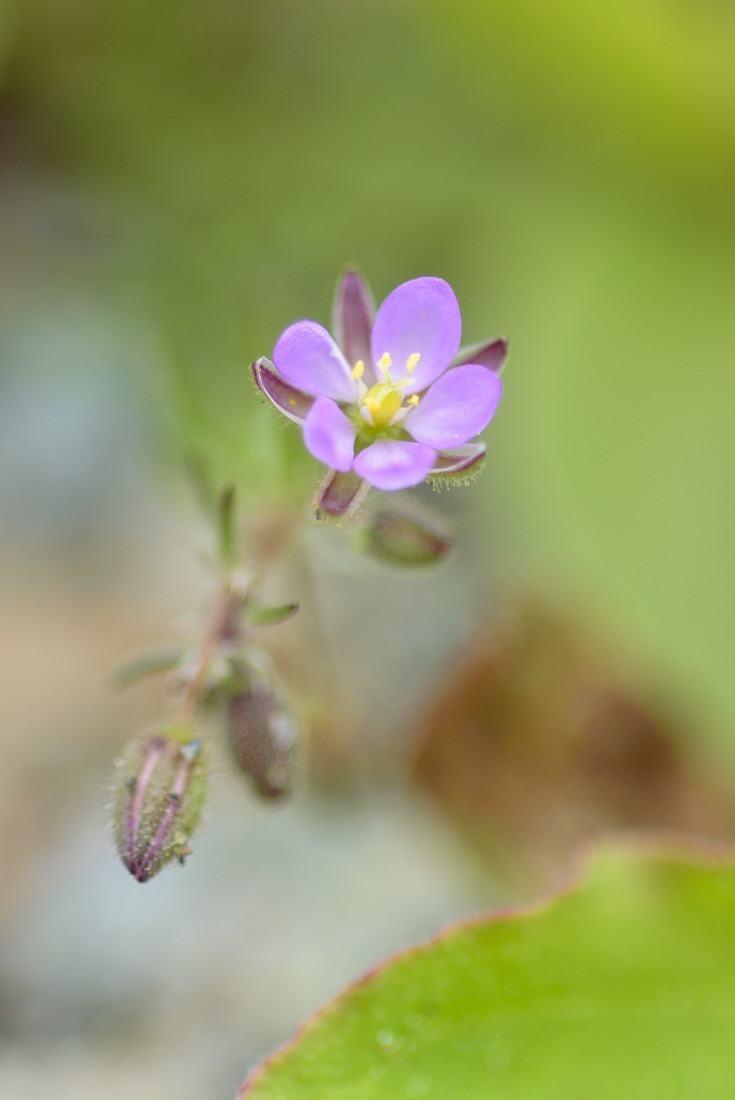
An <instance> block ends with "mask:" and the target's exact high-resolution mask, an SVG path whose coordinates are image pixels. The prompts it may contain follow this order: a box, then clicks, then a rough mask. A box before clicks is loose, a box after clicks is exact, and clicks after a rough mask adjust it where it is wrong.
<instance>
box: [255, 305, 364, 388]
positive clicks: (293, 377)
mask: <svg viewBox="0 0 735 1100" xmlns="http://www.w3.org/2000/svg"><path fill="white" fill-rule="evenodd" d="M273 361H274V362H275V364H276V367H277V368H278V373H279V374H280V375H281V376H282V377H283V378H284V379H285V380H286V382H290V383H291V385H292V386H296V387H297V388H298V389H300V390H303V391H304V393H310V394H313V395H314V396H315V397H318V396H319V395H320V394H324V396H325V397H332V398H334V400H335V401H354V400H355V398H356V394H357V388H356V385H355V380H354V379H353V377H352V374H351V373H350V367H349V366H348V364H347V360H346V359H345V357H344V355H343V354H342V352H341V351H340V350H339V348H338V347H337V345H336V344H335V342H334V340H333V339H332V337H331V336H330V335H329V333H328V332H327V330H326V329H325V328H322V326H321V325H317V324H316V323H315V322H314V321H297V322H296V324H295V325H291V327H290V328H287V329H286V331H285V332H284V333H283V335H282V336H281V338H280V339H279V341H278V343H277V344H276V347H275V350H274V352H273Z"/></svg>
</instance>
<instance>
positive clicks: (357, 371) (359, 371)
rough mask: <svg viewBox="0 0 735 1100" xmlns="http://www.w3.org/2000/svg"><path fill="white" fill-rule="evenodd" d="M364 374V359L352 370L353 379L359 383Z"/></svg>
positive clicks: (358, 361) (359, 360)
mask: <svg viewBox="0 0 735 1100" xmlns="http://www.w3.org/2000/svg"><path fill="white" fill-rule="evenodd" d="M364 373H365V364H364V363H363V361H362V359H358V360H357V362H356V363H355V365H354V367H353V368H352V377H353V378H354V379H355V381H356V382H359V380H360V379H361V378H362V376H363V374H364Z"/></svg>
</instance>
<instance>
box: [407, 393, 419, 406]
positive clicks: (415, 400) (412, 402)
mask: <svg viewBox="0 0 735 1100" xmlns="http://www.w3.org/2000/svg"><path fill="white" fill-rule="evenodd" d="M420 400H421V398H420V397H419V395H418V394H417V393H412V394H411V396H410V397H409V399H408V400H407V401H406V404H407V405H413V407H414V408H416V406H417V405H418V403H419V401H420Z"/></svg>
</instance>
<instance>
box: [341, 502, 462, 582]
mask: <svg viewBox="0 0 735 1100" xmlns="http://www.w3.org/2000/svg"><path fill="white" fill-rule="evenodd" d="M356 543H357V548H358V549H359V550H361V551H362V553H364V554H367V555H368V556H369V557H371V558H374V559H375V560H376V561H380V562H383V563H385V564H386V565H391V566H398V567H402V568H405V569H424V568H426V567H427V566H433V565H439V564H440V563H441V562H443V561H445V560H446V558H447V557H448V556H449V554H450V553H451V552H452V549H453V546H454V544H453V541H452V538H451V536H450V534H449V532H448V531H447V529H446V528H445V526H444V524H443V523H442V522H441V521H440V520H439V519H438V518H437V517H436V516H434V515H431V514H430V513H428V512H424V511H419V510H418V509H417V508H409V507H408V506H404V507H403V508H398V507H393V506H386V507H383V508H380V509H378V510H377V511H376V512H374V513H373V515H372V516H371V517H370V519H369V521H368V522H367V523H366V524H365V525H364V527H363V528H361V530H360V531H359V532H358V534H357V538H356Z"/></svg>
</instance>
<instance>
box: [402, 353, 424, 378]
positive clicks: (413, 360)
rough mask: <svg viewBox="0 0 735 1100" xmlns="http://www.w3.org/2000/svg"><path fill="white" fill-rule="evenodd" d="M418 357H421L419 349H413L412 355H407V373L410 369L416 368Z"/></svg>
mask: <svg viewBox="0 0 735 1100" xmlns="http://www.w3.org/2000/svg"><path fill="white" fill-rule="evenodd" d="M420 358H421V352H420V351H415V352H414V353H413V355H409V357H408V359H407V360H406V370H407V371H408V373H409V374H410V373H411V371H414V370H416V367H417V366H418V365H419V359H420Z"/></svg>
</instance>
